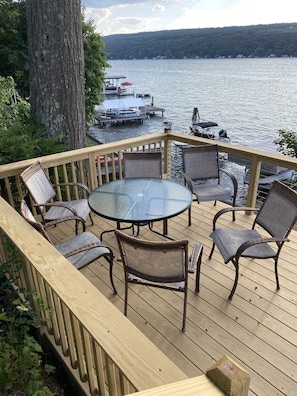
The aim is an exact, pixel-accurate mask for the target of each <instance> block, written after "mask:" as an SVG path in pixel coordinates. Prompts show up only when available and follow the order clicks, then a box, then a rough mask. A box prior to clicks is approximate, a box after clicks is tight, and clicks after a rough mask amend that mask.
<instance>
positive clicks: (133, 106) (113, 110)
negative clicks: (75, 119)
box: [95, 98, 147, 128]
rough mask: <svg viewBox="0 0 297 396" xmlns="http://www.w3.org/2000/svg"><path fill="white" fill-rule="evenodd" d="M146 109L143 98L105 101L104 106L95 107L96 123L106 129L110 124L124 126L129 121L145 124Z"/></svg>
mask: <svg viewBox="0 0 297 396" xmlns="http://www.w3.org/2000/svg"><path fill="white" fill-rule="evenodd" d="M144 109H145V105H144V102H143V100H142V99H141V98H133V99H123V98H122V99H113V100H104V102H103V103H102V105H100V106H95V110H96V111H97V114H96V115H95V123H96V124H97V125H98V126H99V127H101V128H105V127H106V126H107V125H110V124H119V123H121V124H123V123H125V122H127V121H139V122H143V120H144V119H145V118H147V114H146V113H145V110H144Z"/></svg>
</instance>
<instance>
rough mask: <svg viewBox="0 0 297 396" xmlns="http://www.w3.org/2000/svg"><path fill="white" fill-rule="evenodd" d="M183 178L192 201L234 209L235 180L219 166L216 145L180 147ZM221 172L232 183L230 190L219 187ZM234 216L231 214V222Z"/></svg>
mask: <svg viewBox="0 0 297 396" xmlns="http://www.w3.org/2000/svg"><path fill="white" fill-rule="evenodd" d="M182 157H183V173H182V174H183V177H184V180H185V185H186V186H187V187H188V188H189V189H190V191H191V192H192V194H193V195H194V196H195V197H196V198H194V199H193V201H197V202H198V203H200V202H206V201H215V204H216V201H223V202H229V203H231V204H232V206H233V207H235V204H236V196H237V190H238V185H237V180H236V178H235V176H234V175H232V174H231V173H229V172H227V171H226V170H225V169H221V168H220V166H219V152H218V146H217V145H207V146H191V147H182ZM221 172H223V173H225V174H226V175H227V176H228V178H229V179H230V180H231V182H232V189H233V191H232V190H231V189H228V188H226V187H224V186H222V185H221ZM234 220H235V214H234V212H233V221H234ZM188 224H189V225H191V207H190V208H189V211H188Z"/></svg>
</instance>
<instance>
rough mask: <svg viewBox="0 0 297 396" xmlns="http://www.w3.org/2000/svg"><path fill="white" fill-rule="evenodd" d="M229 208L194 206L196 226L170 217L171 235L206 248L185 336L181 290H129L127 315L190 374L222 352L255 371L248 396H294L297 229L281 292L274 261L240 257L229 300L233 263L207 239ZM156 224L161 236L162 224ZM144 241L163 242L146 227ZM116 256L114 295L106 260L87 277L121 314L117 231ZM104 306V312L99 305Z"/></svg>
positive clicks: (67, 230) (246, 222)
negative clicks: (220, 214) (217, 216)
mask: <svg viewBox="0 0 297 396" xmlns="http://www.w3.org/2000/svg"><path fill="white" fill-rule="evenodd" d="M222 207H224V205H223V204H221V203H218V204H217V205H216V206H214V205H213V204H212V203H205V204H199V205H197V204H193V205H192V226H191V227H188V212H184V213H183V214H181V215H179V216H177V217H175V218H172V219H170V220H169V233H170V235H171V236H172V237H174V238H175V239H188V240H189V246H190V253H191V249H192V247H193V246H194V243H195V242H200V243H202V244H203V246H204V254H203V260H202V267H201V278H200V293H199V294H197V293H195V274H190V275H189V297H188V309H187V327H186V332H185V333H184V334H183V333H182V332H181V323H182V309H183V295H182V294H181V293H177V292H172V291H167V290H161V289H155V288H151V289H150V288H146V287H141V286H139V285H131V287H130V288H129V306H128V318H129V320H131V321H132V322H133V323H134V324H135V326H137V327H138V328H139V329H140V330H141V331H142V332H143V333H144V334H145V335H146V336H147V337H148V338H149V339H150V340H151V341H152V342H153V343H154V344H155V345H156V346H157V347H158V348H160V349H161V350H162V351H163V352H164V353H165V354H166V355H167V356H168V357H169V358H170V359H171V360H172V361H173V362H174V363H175V364H176V365H177V366H178V367H180V369H181V370H183V371H184V372H185V373H186V374H187V375H188V376H189V377H194V376H196V375H200V374H201V373H205V371H206V370H207V369H208V368H209V367H210V366H211V365H212V364H213V363H214V361H216V360H218V359H219V358H220V357H221V356H222V355H224V354H228V355H229V356H230V357H231V358H233V359H234V360H235V361H237V362H238V363H239V364H240V365H242V366H243V367H244V368H245V369H246V370H247V371H248V372H249V373H250V374H251V385H250V391H249V394H250V395H261V396H262V395H269V396H274V395H275V396H276V395H286V396H288V395H292V396H293V395H295V394H296V389H297V376H296V373H297V309H296V302H297V261H296V259H295V257H296V252H297V231H296V230H294V231H292V233H291V236H290V239H291V241H290V242H289V243H288V244H286V245H285V247H284V248H283V250H282V253H281V256H280V259H279V277H280V284H281V289H280V290H279V291H276V285H275V275H274V267H273V262H272V260H249V259H242V260H241V265H240V277H239V283H238V287H237V290H236V293H235V295H234V297H233V300H232V301H231V302H230V301H229V300H228V295H229V293H230V290H231V288H232V285H233V281H234V269H233V267H232V264H231V265H230V264H229V265H224V264H223V262H222V259H221V256H220V255H219V253H218V252H217V251H215V252H214V254H213V257H212V259H211V260H209V259H208V255H209V252H210V249H211V246H212V242H211V239H210V238H209V234H210V233H211V231H212V219H213V216H214V214H215V213H216V212H217V211H218V210H219V209H220V208H222ZM94 220H95V225H94V226H91V225H90V222H88V223H87V227H88V230H89V231H91V232H93V233H95V234H96V235H98V236H99V235H100V233H101V232H102V231H103V230H106V229H113V228H114V227H115V223H114V222H112V221H109V220H106V219H102V218H100V217H98V216H96V215H94ZM220 221H221V225H222V226H224V227H228V226H232V227H238V228H239V229H240V228H243V227H250V226H251V224H252V221H253V216H247V215H245V214H244V213H240V214H239V213H238V214H237V217H236V224H234V223H233V222H232V220H231V216H225V217H224V219H222V220H220ZM154 227H155V228H156V229H157V230H159V231H161V229H162V223H155V224H154ZM50 232H51V236H52V239H53V241H54V242H55V243H58V241H62V240H65V239H67V238H68V237H70V236H73V235H74V226H73V224H70V225H63V226H61V227H55V228H54V229H52V230H51V231H50ZM126 232H128V233H129V231H126ZM140 237H141V238H144V239H154V240H158V239H160V238H159V237H158V236H156V235H155V234H153V233H151V232H150V231H149V230H148V228H147V227H142V228H141V236H140ZM104 242H106V243H107V244H108V245H109V246H110V247H111V248H112V249H113V251H114V254H115V258H116V259H115V263H114V271H113V273H114V282H115V285H116V287H117V289H118V295H114V293H113V292H112V288H111V285H110V281H109V267H108V264H107V262H106V261H105V260H104V259H100V260H98V261H96V262H94V263H92V264H91V265H90V266H89V267H87V268H84V269H83V270H82V273H83V274H84V276H86V277H87V278H88V279H89V280H90V282H92V283H93V284H94V285H95V286H96V287H97V288H98V290H100V292H101V293H103V294H104V295H105V296H106V298H108V299H109V300H110V301H111V302H112V303H113V304H114V305H115V306H116V307H117V308H118V309H119V314H122V312H123V308H124V301H123V297H124V273H123V268H122V263H121V262H120V261H118V260H117V258H118V256H119V251H118V246H117V242H116V239H115V237H114V234H113V233H108V234H105V235H104ZM98 309H100V307H98Z"/></svg>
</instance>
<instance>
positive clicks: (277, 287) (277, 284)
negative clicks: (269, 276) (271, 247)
mask: <svg viewBox="0 0 297 396" xmlns="http://www.w3.org/2000/svg"><path fill="white" fill-rule="evenodd" d="M277 262H278V257H276V258H275V259H274V271H275V280H276V289H277V290H279V289H280V285H279V280H278V270H277Z"/></svg>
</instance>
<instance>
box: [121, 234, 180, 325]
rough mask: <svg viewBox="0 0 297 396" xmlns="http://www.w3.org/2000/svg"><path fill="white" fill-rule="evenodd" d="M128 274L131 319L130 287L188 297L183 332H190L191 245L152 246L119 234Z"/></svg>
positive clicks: (126, 301) (160, 243)
mask: <svg viewBox="0 0 297 396" xmlns="http://www.w3.org/2000/svg"><path fill="white" fill-rule="evenodd" d="M115 234H116V237H117V241H118V245H119V249H120V254H121V258H122V262H123V266H124V273H125V307H124V314H125V316H127V305H128V283H137V284H139V285H144V286H151V287H159V288H163V289H169V290H174V291H178V292H182V293H184V306H183V322H182V331H185V328H186V311H187V296H188V241H187V240H180V241H166V242H165V241H164V242H160V241H159V242H151V241H145V240H141V239H138V238H135V237H132V236H129V235H126V234H124V233H123V232H121V231H118V230H115Z"/></svg>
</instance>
